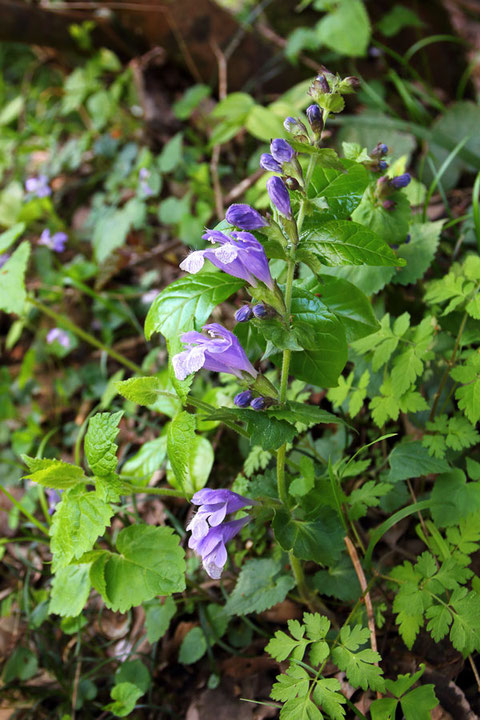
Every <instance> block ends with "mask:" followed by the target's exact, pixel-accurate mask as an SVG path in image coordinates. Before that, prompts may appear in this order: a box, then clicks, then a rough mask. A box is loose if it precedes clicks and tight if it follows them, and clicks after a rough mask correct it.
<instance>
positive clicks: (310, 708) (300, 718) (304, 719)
mask: <svg viewBox="0 0 480 720" xmlns="http://www.w3.org/2000/svg"><path fill="white" fill-rule="evenodd" d="M302 669H303V668H302ZM280 677H282V676H280ZM280 720H323V715H322V713H321V712H320V710H319V709H318V708H317V706H316V705H315V704H314V703H313V702H312V700H310V698H309V697H308V694H307V695H304V696H303V697H298V698H295V699H293V700H288V701H287V702H286V703H285V705H284V706H283V708H282V709H281V710H280Z"/></svg>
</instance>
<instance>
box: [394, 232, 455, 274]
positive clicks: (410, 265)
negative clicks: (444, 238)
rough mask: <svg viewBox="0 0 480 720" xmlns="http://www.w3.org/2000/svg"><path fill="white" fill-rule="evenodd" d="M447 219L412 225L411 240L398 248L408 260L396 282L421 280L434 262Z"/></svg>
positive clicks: (400, 254) (401, 254)
mask: <svg viewBox="0 0 480 720" xmlns="http://www.w3.org/2000/svg"><path fill="white" fill-rule="evenodd" d="M444 223H445V220H437V221H436V222H429V223H414V224H413V225H411V226H410V236H411V237H410V242H409V243H408V244H405V243H404V244H403V245H401V246H400V248H399V250H398V254H399V256H400V257H402V258H404V259H405V260H406V262H407V264H406V266H405V267H404V268H402V269H401V270H400V271H399V272H398V273H397V274H396V275H395V278H394V282H395V283H399V284H400V285H410V284H412V283H415V282H417V281H418V280H420V279H421V278H422V277H423V276H424V275H425V273H426V272H427V270H428V268H429V267H430V265H431V264H432V262H433V259H434V257H435V253H436V252H437V248H438V243H439V241H440V233H441V231H442V227H443V225H444Z"/></svg>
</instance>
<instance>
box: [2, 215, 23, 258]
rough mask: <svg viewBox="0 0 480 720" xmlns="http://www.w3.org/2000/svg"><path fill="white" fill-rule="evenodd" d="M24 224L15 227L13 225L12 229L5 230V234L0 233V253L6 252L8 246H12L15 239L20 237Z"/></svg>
mask: <svg viewBox="0 0 480 720" xmlns="http://www.w3.org/2000/svg"><path fill="white" fill-rule="evenodd" d="M25 227H26V225H25V223H24V222H20V223H17V224H16V225H13V227H11V228H9V229H8V230H5V232H2V233H0V253H4V252H5V250H8V248H9V247H10V245H12V244H13V243H14V242H15V240H16V239H17V238H19V237H20V235H21V234H22V233H23V231H24V230H25Z"/></svg>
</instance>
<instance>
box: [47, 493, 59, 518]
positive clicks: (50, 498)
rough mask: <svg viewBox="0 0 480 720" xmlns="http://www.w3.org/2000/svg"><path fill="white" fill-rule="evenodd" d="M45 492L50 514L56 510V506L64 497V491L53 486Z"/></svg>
mask: <svg viewBox="0 0 480 720" xmlns="http://www.w3.org/2000/svg"><path fill="white" fill-rule="evenodd" d="M45 494H46V496H47V503H48V514H49V515H53V513H54V512H55V508H56V506H57V505H58V503H59V502H60V501H61V499H62V491H61V490H60V492H58V491H57V490H52V489H51V488H47V489H46V490H45Z"/></svg>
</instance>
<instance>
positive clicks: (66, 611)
mask: <svg viewBox="0 0 480 720" xmlns="http://www.w3.org/2000/svg"><path fill="white" fill-rule="evenodd" d="M89 571H90V565H89V564H87V563H85V564H83V565H67V567H64V568H60V569H59V570H58V571H57V572H56V573H55V575H54V576H53V581H52V594H51V596H50V604H49V606H48V611H49V612H51V613H56V614H57V615H61V617H76V616H77V615H80V613H81V612H82V610H83V608H84V607H85V604H86V602H87V600H88V596H89V594H90V587H91V585H90V577H89Z"/></svg>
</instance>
